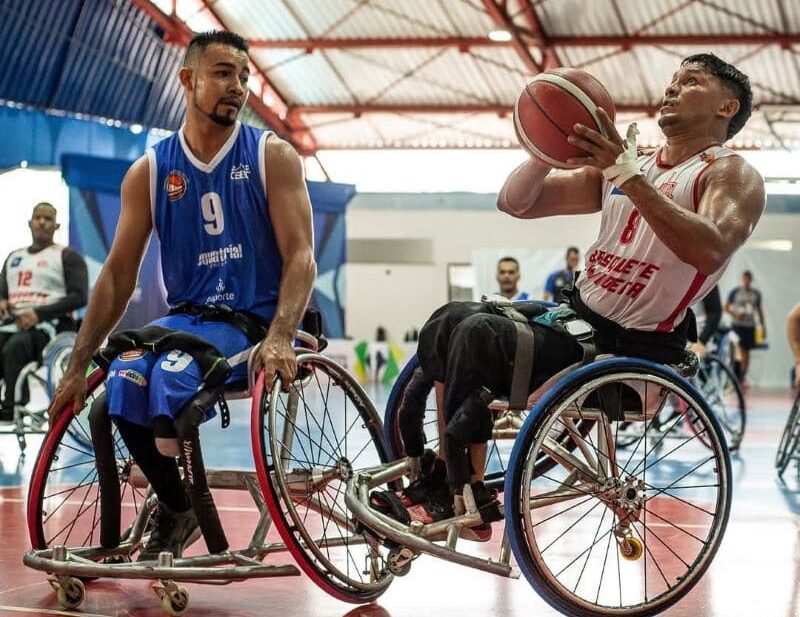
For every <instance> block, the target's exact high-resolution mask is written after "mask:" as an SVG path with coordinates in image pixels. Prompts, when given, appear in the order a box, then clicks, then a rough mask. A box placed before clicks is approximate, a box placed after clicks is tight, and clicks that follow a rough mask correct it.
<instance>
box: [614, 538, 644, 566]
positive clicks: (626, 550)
mask: <svg viewBox="0 0 800 617" xmlns="http://www.w3.org/2000/svg"><path fill="white" fill-rule="evenodd" d="M619 554H620V555H622V558H623V559H627V560H628V561H636V560H637V559H639V558H640V557H641V556H642V555H643V554H644V544H642V541H641V540H640V539H639V538H634V537H629V538H625V539H624V540H623V541H622V542H620V545H619Z"/></svg>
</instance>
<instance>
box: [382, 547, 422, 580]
mask: <svg viewBox="0 0 800 617" xmlns="http://www.w3.org/2000/svg"><path fill="white" fill-rule="evenodd" d="M415 558H416V555H414V553H413V551H411V550H410V549H408V548H406V547H405V546H404V547H402V548H393V549H391V550H390V551H389V554H388V556H387V559H386V567H387V568H388V570H389V572H391V573H392V574H394V575H395V576H405V575H406V574H408V572H409V570H411V562H412V561H414V559H415Z"/></svg>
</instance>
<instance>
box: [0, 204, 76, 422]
mask: <svg viewBox="0 0 800 617" xmlns="http://www.w3.org/2000/svg"><path fill="white" fill-rule="evenodd" d="M28 227H30V230H31V236H32V240H33V242H32V244H31V245H30V246H28V247H23V248H20V249H17V250H16V251H12V252H11V254H10V255H9V256H8V257H7V258H6V261H5V263H4V264H3V270H2V272H1V273H0V318H3V319H6V318H8V317H9V315H13V316H14V317H15V320H14V321H15V323H16V324H17V326H18V327H19V330H20V331H19V332H14V333H0V376H1V377H2V378H3V381H4V382H5V390H4V393H3V400H2V409H0V421H11V420H12V419H13V417H14V403H15V401H14V384H15V383H16V381H17V377H18V376H19V374H20V371H22V368H23V367H24V366H25V365H26V364H27V363H28V362H31V361H33V360H36V359H38V358H39V356H40V355H41V353H42V349H44V347H45V345H47V342H48V341H49V340H50V338H51V337H52V336H53V334H55V332H62V331H65V330H74V329H75V322H74V320H73V319H72V316H71V313H72V311H74V310H76V309H79V308H81V307H83V306H85V305H86V298H87V295H88V286H89V283H88V275H87V270H86V262H85V261H84V260H83V257H81V256H80V255H79V254H78V253H77V252H75V251H73V250H72V249H70V248H69V247H65V246H61V245H59V244H55V243H54V242H53V235H54V234H55V231H56V229H58V227H59V226H58V223H57V222H56V209H55V208H54V207H53V206H52V205H51V204H49V203H46V202H42V203H39V204H37V205H36V206H35V207H34V209H33V214H32V216H31V220H30V221H29V222H28ZM18 402H21V403H25V402H26V401H18Z"/></svg>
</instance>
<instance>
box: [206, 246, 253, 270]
mask: <svg viewBox="0 0 800 617" xmlns="http://www.w3.org/2000/svg"><path fill="white" fill-rule="evenodd" d="M243 256H244V252H243V251H242V245H241V244H229V245H228V246H223V247H222V248H219V249H214V250H213V251H206V252H205V253H200V255H198V256H197V265H198V266H210V267H212V268H216V267H218V266H224V265H225V264H226V263H228V260H229V259H241V258H242V257H243Z"/></svg>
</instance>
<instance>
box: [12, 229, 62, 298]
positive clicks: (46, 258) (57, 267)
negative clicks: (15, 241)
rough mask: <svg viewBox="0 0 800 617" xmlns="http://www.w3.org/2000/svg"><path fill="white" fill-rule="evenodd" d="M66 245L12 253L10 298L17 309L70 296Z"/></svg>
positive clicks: (18, 250)
mask: <svg viewBox="0 0 800 617" xmlns="http://www.w3.org/2000/svg"><path fill="white" fill-rule="evenodd" d="M64 248H65V247H63V246H61V245H59V244H52V245H50V246H48V247H47V248H45V249H42V250H41V251H38V252H36V253H31V252H29V251H28V249H27V248H21V249H17V250H16V251H13V252H12V253H11V254H10V255H9V256H8V259H7V260H6V284H7V285H8V301H9V303H10V304H11V307H12V308H13V309H21V308H30V307H36V306H41V305H44V304H52V303H53V302H56V301H57V300H61V299H62V298H65V297H66V295H67V289H66V284H65V282H64V263H63V260H62V253H63V252H64Z"/></svg>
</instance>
